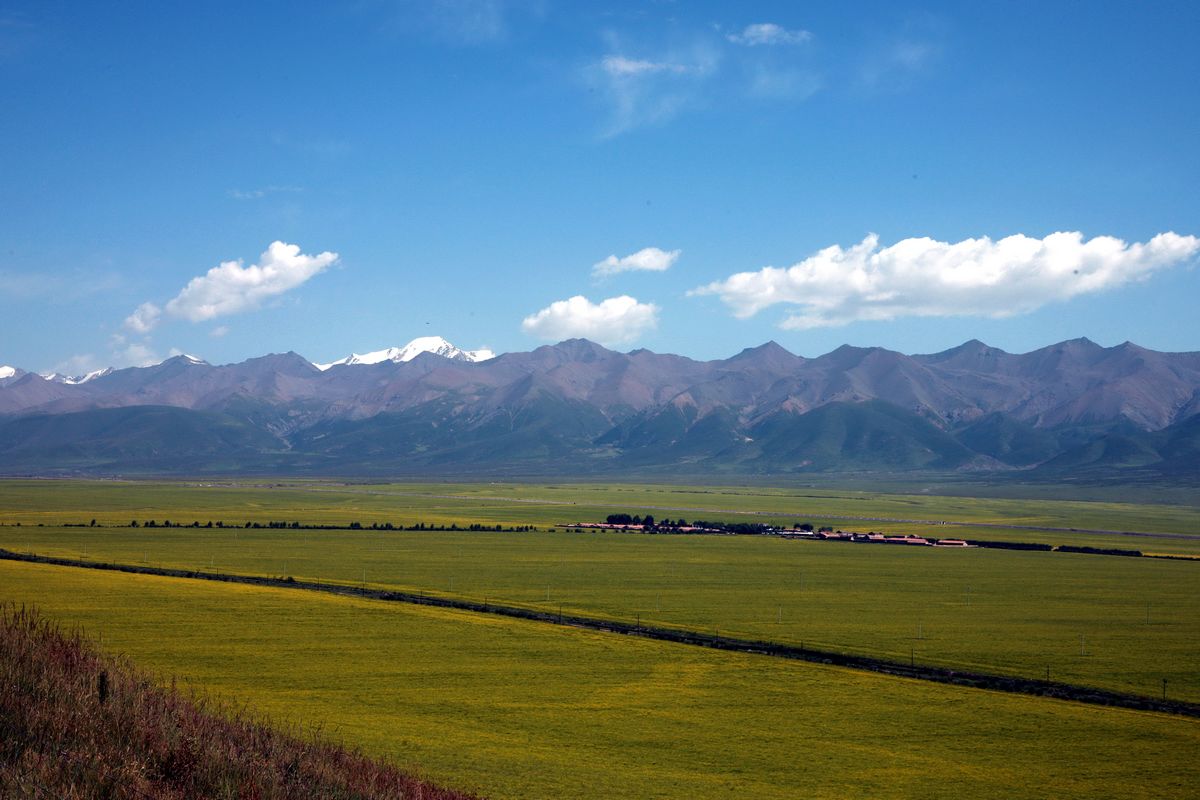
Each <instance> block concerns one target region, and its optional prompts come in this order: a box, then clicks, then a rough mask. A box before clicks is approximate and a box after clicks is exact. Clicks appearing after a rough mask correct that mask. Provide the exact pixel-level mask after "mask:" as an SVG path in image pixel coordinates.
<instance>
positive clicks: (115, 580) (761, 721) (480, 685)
mask: <svg viewBox="0 0 1200 800" xmlns="http://www.w3.org/2000/svg"><path fill="white" fill-rule="evenodd" d="M7 600H17V601H21V602H26V603H36V604H37V605H38V606H40V607H41V608H42V609H43V610H44V611H45V612H46V613H47V614H49V615H51V616H52V617H53V618H55V619H58V620H61V621H63V622H66V623H67V624H71V625H82V626H84V627H85V628H86V629H88V630H89V631H92V632H94V633H96V634H102V636H103V645H104V647H105V648H106V649H108V650H112V651H118V652H125V653H128V654H129V655H130V656H131V657H132V658H133V659H134V660H135V661H136V662H137V663H139V664H142V665H144V666H147V667H149V668H150V669H152V670H156V671H158V672H159V673H160V674H162V675H163V676H164V677H165V676H167V675H177V676H180V677H182V678H186V679H187V680H188V681H191V682H192V683H193V684H194V685H195V686H196V687H198V688H200V689H202V690H205V691H211V692H214V693H216V694H218V695H220V696H222V697H225V698H228V699H230V700H232V701H234V702H235V703H245V704H248V705H250V706H251V707H253V708H255V709H259V710H262V711H265V712H266V713H268V714H270V715H271V716H272V717H274V718H275V719H277V720H280V721H287V722H291V723H298V724H302V725H304V724H311V723H317V722H319V723H323V724H324V725H325V731H326V733H327V734H332V735H334V736H337V737H342V738H344V740H345V741H346V742H347V743H350V744H356V745H361V746H363V747H364V748H365V749H366V750H367V751H368V752H369V753H373V754H375V755H379V756H384V757H386V758H389V759H392V760H394V761H396V762H398V763H399V764H401V765H402V766H407V767H412V766H418V767H419V768H420V769H421V770H422V771H423V772H424V773H425V774H426V775H428V776H429V777H431V778H433V779H435V780H437V781H440V782H444V783H448V784H449V785H453V786H456V787H458V788H462V789H479V790H483V791H484V792H486V794H488V796H491V797H494V798H510V797H511V798H516V797H578V798H600V797H605V798H607V797H646V798H682V797H688V798H710V797H712V798H715V797H730V796H734V797H736V796H745V797H755V798H776V797H778V798H784V797H787V798H792V797H813V798H827V797H830V798H831V797H848V796H854V797H925V798H943V797H944V798H961V797H969V796H975V797H1011V798H1021V797H1029V798H1035V797H1036V798H1040V797H1045V796H1055V797H1064V798H1065V797H1089V798H1090V797H1096V796H1120V797H1167V796H1181V795H1183V794H1186V793H1187V792H1189V791H1191V790H1192V789H1194V788H1195V786H1197V785H1198V783H1200V761H1198V760H1197V758H1196V755H1197V754H1198V753H1200V723H1197V722H1196V721H1195V720H1191V719H1185V718H1175V717H1167V716H1162V715H1156V714H1147V713H1140V712H1132V711H1122V710H1110V709H1104V708H1095V707H1087V706H1081V705H1077V704H1071V703H1063V702H1058V701H1051V700H1044V699H1039V698H1028V697H1020V696H1010V695H1000V694H994V693H990V692H983V691H978V690H971V689H962V688H957V687H948V686H938V685H933V684H925V683H920V682H911V681H904V680H900V679H895V678H888V677H884V676H877V675H870V674H859V673H854V672H851V671H846V670H840V669H835V668H829V667H821V666H816V665H810V664H798V663H793V662H786V661H779V660H775V659H769V658H765V657H756V656H746V655H738V654H726V653H717V652H711V651H704V650H696V649H693V648H684V647H678V646H673V645H667V644H662V643H656V642H649V641H644V640H636V639H627V638H624V637H614V636H610V635H603V634H595V633H589V632H585V631H578V630H570V629H559V628H555V627H553V626H541V625H532V624H529V623H523V622H520V621H514V620H505V619H499V618H494V617H489V616H485V615H473V614H465V613H457V612H449V611H444V610H439V609H430V608H414V607H395V606H391V605H388V604H380V603H371V602H366V601H356V600H351V599H345V598H337V597H328V596H319V595H307V594H302V593H295V592H286V591H279V590H270V589H261V588H255V587H246V586H226V585H210V584H205V583H188V582H182V581H179V580H172V579H164V578H155V577H148V576H132V575H116V574H109V573H97V572H92V571H88V570H73V569H69V568H57V567H46V566H35V565H24V564H13V563H3V562H0V601H7Z"/></svg>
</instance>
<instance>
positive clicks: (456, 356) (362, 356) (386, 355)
mask: <svg viewBox="0 0 1200 800" xmlns="http://www.w3.org/2000/svg"><path fill="white" fill-rule="evenodd" d="M421 353H433V354H434V355H439V356H442V357H443V358H449V359H452V360H454V361H487V360H488V359H489V358H495V357H496V354H495V353H493V352H492V351H491V350H486V349H485V350H460V349H459V348H457V347H455V346H454V345H452V344H450V342H448V341H446V340H445V339H443V338H442V337H440V336H420V337H418V338H416V339H413V340H412V341H411V342H409V343H408V344H406V345H404V346H403V347H389V348H387V349H386V350H376V351H374V352H371V353H352V354H351V355H348V356H346V357H345V358H339V359H338V360H337V361H334V362H331V363H329V364H313V366H315V367H316V368H317V369H320V370H326V369H329V368H330V367H338V366H342V365H354V364H379V363H382V362H384V361H391V362H394V363H397V364H398V363H400V362H402V361H412V360H413V359H414V358H416V357H417V356H419V355H420V354H421Z"/></svg>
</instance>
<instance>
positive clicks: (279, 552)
mask: <svg viewBox="0 0 1200 800" xmlns="http://www.w3.org/2000/svg"><path fill="white" fill-rule="evenodd" d="M420 488H421V489H423V490H427V491H421V492H419V493H416V492H414V491H411V490H413V487H398V486H388V487H337V486H326V485H315V486H309V487H304V488H299V489H297V488H288V489H253V488H229V487H213V488H204V487H187V486H177V485H171V484H161V485H150V486H148V487H145V491H142V492H139V487H138V486H137V485H128V484H112V485H109V484H73V483H61V484H59V483H50V482H47V483H42V482H33V483H26V484H0V490H3V491H6V492H8V495H6V496H5V497H6V500H5V505H4V506H3V507H4V509H5V512H4V513H5V514H6V515H7V517H8V518H9V521H10V522H12V521H19V520H18V519H17V518H19V517H20V516H21V515H28V514H30V513H31V511H29V510H26V509H23V508H22V507H21V506H20V503H25V504H27V507H28V508H32V507H33V506H34V505H35V504H36V503H38V502H40V503H42V504H43V506H44V507H45V508H47V509H48V510H47V511H45V512H43V513H44V515H45V517H44V519H45V521H47V522H52V521H56V520H60V521H61V520H65V519H74V520H79V519H90V518H91V516H96V517H97V518H98V519H99V520H100V521H102V522H104V521H110V522H111V521H115V520H124V521H126V522H127V521H128V520H127V519H126V517H127V516H131V515H132V516H136V517H137V518H139V519H142V520H145V519H150V518H153V519H157V520H158V521H160V522H161V521H162V520H163V519H164V518H169V519H172V518H173V519H175V520H176V521H181V520H183V521H186V520H189V519H201V520H207V519H210V518H212V517H213V516H215V517H217V518H218V519H225V520H227V521H232V520H233V519H241V518H243V517H245V518H247V519H254V518H257V519H261V520H269V519H295V518H299V519H302V520H304V521H314V522H315V521H324V522H333V521H337V522H341V523H343V524H344V523H345V522H348V521H350V519H361V520H362V521H364V522H367V521H370V520H372V519H373V517H371V516H370V513H372V512H373V513H377V514H379V515H380V516H379V517H378V519H380V520H382V519H388V520H395V521H396V522H407V523H411V522H413V521H416V519H422V520H424V521H426V522H433V521H436V522H445V523H449V522H458V523H460V524H465V523H467V522H470V521H479V520H482V521H492V520H495V519H497V518H498V517H497V515H498V513H499V512H500V511H510V510H514V509H515V511H514V514H515V513H516V512H532V513H533V514H545V513H546V512H547V507H546V506H543V505H541V504H536V503H501V502H499V501H490V502H489V501H487V500H486V499H483V498H485V497H488V496H495V495H486V494H483V493H485V492H489V491H491V492H494V491H496V490H495V487H488V486H449V487H447V486H441V487H420ZM434 489H438V490H440V491H439V492H435V491H433V490H434ZM452 490H453V491H458V492H460V493H466V492H473V493H475V494H476V497H475V499H474V500H472V501H466V500H462V499H460V498H454V499H451V500H443V499H440V498H436V497H432V496H431V495H434V494H438V493H441V494H443V495H448V494H449V493H450V492H451V491H452ZM401 491H404V492H408V493H406V494H400V492H401ZM537 491H542V492H545V491H551V490H550V489H548V488H547V487H526V488H524V489H522V492H524V493H525V494H526V495H528V496H519V497H518V498H517V499H533V498H532V495H533V494H536V492H537ZM581 491H582V490H581ZM593 491H605V492H608V493H610V494H614V495H615V494H620V493H622V492H623V491H624V489H622V488H621V487H611V486H610V487H605V488H604V489H603V490H599V489H593ZM651 491H654V490H653V489H640V490H636V491H635V490H633V489H632V488H630V493H631V494H637V496H638V497H639V498H640V499H641V500H644V499H645V497H646V494H647V493H648V492H651ZM722 491H723V490H722ZM22 492H24V494H22ZM367 492H369V493H367ZM39 493H40V494H41V497H37V495H38V494H39ZM639 493H640V494H639ZM417 494H419V495H420V496H416V495H417ZM518 495H520V493H518ZM672 496H676V495H672ZM733 497H734V499H735V500H736V501H737V502H736V503H735V502H734V501H733V500H730V501H729V502H728V504H729V505H741V506H742V507H743V508H747V507H749V504H748V501H747V499H746V498H744V497H740V496H733ZM884 500H886V498H884V499H883V500H879V501H878V502H884ZM288 502H295V503H296V504H297V505H296V507H295V508H289V507H288V506H287V505H286V503H288ZM306 502H307V505H305V503H306ZM593 502H594V501H593ZM939 502H945V503H960V502H962V501H960V500H959V499H956V498H948V499H943V500H942V501H939ZM989 502H991V501H989ZM88 503H90V505H87V504H88ZM137 503H140V505H135V504H137ZM159 503H162V504H163V505H159ZM167 503H176V504H177V505H175V506H168V505H166V504H167ZM239 503H240V505H239ZM389 503H395V504H396V505H395V507H392V506H389V505H388V504H389ZM364 504H365V505H364ZM472 504H474V507H472ZM1085 505H1086V504H1085ZM630 506H631V507H632V508H635V509H636V508H638V506H635V505H633V504H630ZM644 507H645V506H642V508H644ZM550 508H551V509H553V513H555V514H562V513H563V511H562V506H553V507H550ZM84 509H88V511H87V512H85V511H84ZM942 510H945V509H944V508H943V509H942ZM1151 510H1153V509H1151ZM1151 510H1146V509H1140V510H1138V509H1135V510H1129V514H1130V515H1134V514H1135V513H1136V514H1149V513H1150V511H1151ZM289 511H290V512H291V513H288V512H289ZM1176 511H1177V512H1178V513H1180V514H1182V513H1183V512H1182V511H1180V510H1178V509H1177V510H1176ZM470 513H477V514H478V516H477V517H471V516H468V514H470ZM1055 513H1065V512H1062V510H1061V509H1059V510H1057V511H1056V512H1055ZM910 514H911V512H910ZM1045 514H1046V515H1048V514H1049V512H1045ZM252 515H258V516H257V517H255V516H252ZM1131 518H1132V517H1131ZM549 519H550V520H551V521H552V520H553V519H554V517H549ZM559 519H560V521H561V517H559ZM503 521H504V522H506V523H518V524H520V523H529V522H534V523H539V522H540V523H542V524H546V521H545V520H542V519H538V518H536V517H534V518H532V519H531V518H530V517H529V516H527V517H524V518H521V517H519V516H514V517H509V518H507V519H503ZM1068 521H1069V518H1068ZM30 522H31V519H30V518H28V517H27V518H26V520H25V522H24V524H23V525H22V526H21V527H20V528H17V527H0V546H4V547H8V548H11V549H17V550H24V551H27V552H36V553H41V554H46V555H57V556H64V557H70V558H78V557H81V556H86V557H87V558H89V559H94V560H102V559H103V560H112V561H118V562H125V563H149V564H153V565H162V566H170V567H181V568H185V569H215V570H221V571H228V572H237V573H244V574H265V575H294V576H296V577H300V578H305V579H320V580H325V581H340V582H347V583H358V582H361V581H363V580H365V581H366V582H367V583H369V584H371V585H372V586H382V587H395V588H402V589H408V590H414V591H424V592H429V593H437V594H444V595H460V596H466V597H469V598H472V599H477V600H483V599H487V600H491V601H492V602H498V603H507V604H514V605H526V606H533V607H540V608H549V609H557V608H559V607H560V606H561V608H562V609H563V610H564V611H565V612H569V613H570V612H575V613H581V614H587V615H594V616H603V617H609V618H617V619H621V620H627V621H634V620H636V619H639V618H640V620H641V621H643V622H645V623H647V624H657V625H666V626H676V627H681V628H688V629H693V630H700V631H704V632H711V631H716V632H720V633H724V634H727V635H733V636H743V637H749V638H759V639H767V640H772V641H780V642H788V643H792V644H800V643H804V644H806V645H808V646H811V647H816V648H827V649H835V650H840V651H843V652H853V653H862V654H868V655H875V656H882V657H888V658H893V659H899V660H906V661H907V660H910V659H911V660H916V661H920V662H923V663H928V664H935V665H942V666H951V667H958V668H964V669H975V670H981V671H987V672H995V673H1001V674H1015V675H1022V676H1026V677H1044V676H1045V675H1046V673H1047V670H1048V671H1049V674H1050V677H1051V678H1053V679H1055V680H1060V681H1065V682H1071V683H1078V684H1083V685H1092V686H1098V687H1103V688H1107V689H1115V690H1118V691H1124V692H1131V693H1136V694H1144V695H1155V696H1157V695H1159V694H1160V692H1161V691H1162V688H1163V687H1162V681H1163V680H1164V679H1166V680H1167V691H1168V694H1169V696H1171V697H1173V698H1177V699H1186V700H1191V701H1200V669H1198V668H1197V661H1198V659H1197V657H1198V656H1200V575H1198V573H1197V570H1200V563H1196V562H1193V561H1165V560H1152V559H1131V558H1117V557H1106V556H1091V555H1075V554H1065V553H1030V552H1012V551H999V550H943V549H937V550H935V549H932V548H897V547H874V546H862V545H848V544H839V543H821V542H801V541H783V540H778V539H773V538H764V537H720V536H686V537H685V536H646V535H636V534H596V533H564V532H561V531H560V532H557V533H548V532H541V533H528V534H513V533H461V532H460V533H454V532H434V533H422V532H372V531H361V532H359V531H306V530H301V531H286V530H246V529H207V528H201V529H194V528H182V529H180V528H172V529H167V530H164V529H161V528H158V529H146V528H137V529H132V528H95V529H92V528H59V527H41V528H39V527H36V523H34V526H33V527H31V525H30ZM368 524H369V523H368ZM1163 541H1167V540H1163ZM1126 546H1128V543H1126Z"/></svg>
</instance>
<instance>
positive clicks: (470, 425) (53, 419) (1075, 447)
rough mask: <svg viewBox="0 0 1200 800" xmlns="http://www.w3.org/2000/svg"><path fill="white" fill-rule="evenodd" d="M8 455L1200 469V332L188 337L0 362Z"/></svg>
mask: <svg viewBox="0 0 1200 800" xmlns="http://www.w3.org/2000/svg"><path fill="white" fill-rule="evenodd" d="M0 470H2V471H3V472H6V473H9V474H48V473H60V474H61V473H70V472H88V473H146V472H158V473H174V474H199V473H230V474H232V473H279V474H283V473H295V474H326V475H338V474H342V475H352V474H371V475H386V474H395V475H403V474H431V473H437V474H465V473H471V474H505V473H526V474H528V473H541V474H548V473H551V472H555V473H571V474H592V473H596V474H604V473H619V472H628V471H631V470H632V471H638V472H645V473H663V474H666V473H679V474H684V473H693V474H710V475H711V474H763V473H769V474H796V473H799V474H803V473H806V472H815V471H872V472H876V471H888V472H897V471H899V472H907V471H939V472H947V471H994V472H998V473H1000V472H1018V471H1019V472H1020V474H1022V475H1028V476H1034V477H1047V478H1054V479H1061V478H1062V477H1063V476H1089V475H1091V476H1098V477H1100V476H1108V477H1112V476H1121V475H1129V474H1134V473H1136V474H1137V475H1139V476H1141V477H1143V478H1145V477H1146V476H1149V478H1150V479H1154V480H1168V481H1179V480H1183V481H1193V480H1196V479H1197V477H1198V476H1200V353H1160V352H1156V351H1152V350H1147V349H1145V348H1142V347H1138V346H1137V345H1134V344H1131V343H1128V342H1127V343H1125V344H1122V345H1118V346H1116V347H1111V348H1104V347H1101V346H1099V345H1097V344H1095V343H1093V342H1091V341H1089V340H1087V339H1075V340H1071V341H1066V342H1061V343H1059V344H1055V345H1051V346H1049V347H1045V348H1042V349H1040V350H1036V351H1033V352H1031V353H1025V354H1020V355H1017V354H1011V353H1006V352H1004V351H1002V350H999V349H996V348H993V347H989V346H987V345H985V344H983V343H982V342H978V341H970V342H967V343H965V344H962V345H960V346H958V347H955V348H953V349H951V350H947V351H944V352H941V353H935V354H931V355H913V356H908V355H903V354H901V353H897V352H893V351H890V350H886V349H883V348H878V347H875V348H858V347H850V346H843V347H840V348H838V349H836V350H834V351H833V352H830V353H827V354H826V355H823V356H820V357H819V358H812V359H806V358H802V357H800V356H796V355H794V354H792V353H790V352H788V351H787V350H785V349H784V348H782V347H780V346H779V345H778V344H776V343H774V342H768V343H767V344H764V345H761V346H759V347H755V348H751V349H747V350H744V351H742V352H741V353H739V354H737V355H735V356H733V357H731V358H727V359H722V360H716V361H694V360H692V359H689V358H685V357H683V356H677V355H670V354H658V353H652V352H650V351H648V350H635V351H633V352H630V353H617V352H613V351H611V350H607V349H605V348H603V347H601V346H599V345H597V344H594V343H592V342H589V341H587V340H582V339H573V340H568V341H564V342H561V343H559V344H556V345H553V346H545V347H539V348H537V349H536V350H533V351H531V352H526V353H506V354H503V355H500V356H494V357H493V356H492V354H491V353H488V352H487V351H462V350H459V349H458V348H456V347H454V346H453V345H451V344H450V343H449V342H446V341H445V340H444V339H440V338H439V337H423V339H420V340H416V341H414V342H413V343H410V345H408V346H406V347H405V348H389V349H387V350H381V351H378V352H376V353H371V354H367V355H365V356H350V357H347V358H345V359H341V360H339V361H335V362H333V363H331V364H322V365H314V364H312V363H310V362H309V361H308V360H306V359H304V358H303V357H301V356H299V355H297V354H296V353H285V354H281V355H279V354H275V355H267V356H263V357H260V358H254V359H250V360H248V361H244V362H242V363H239V364H229V365H223V366H213V365H211V364H207V363H205V362H203V361H201V360H199V359H195V358H192V357H188V356H178V357H175V358H171V359H168V360H167V361H164V362H163V363H161V364H158V365H155V366H152V367H143V368H132V369H122V370H115V371H111V372H107V373H105V374H99V375H95V376H93V377H90V378H89V379H87V380H72V381H62V380H54V379H47V378H45V377H43V376H40V375H37V374H33V373H26V372H23V371H21V370H17V369H15V368H14V369H11V370H9V371H4V370H0Z"/></svg>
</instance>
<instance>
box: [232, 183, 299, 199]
mask: <svg viewBox="0 0 1200 800" xmlns="http://www.w3.org/2000/svg"><path fill="white" fill-rule="evenodd" d="M303 191H304V189H302V188H301V187H299V186H263V187H262V188H260V189H230V190H229V196H230V197H232V198H233V199H234V200H261V199H262V198H264V197H266V196H267V195H269V194H281V193H285V194H291V193H294V192H303Z"/></svg>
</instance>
